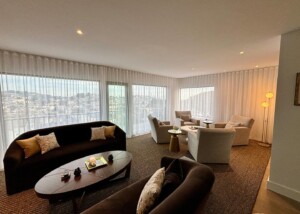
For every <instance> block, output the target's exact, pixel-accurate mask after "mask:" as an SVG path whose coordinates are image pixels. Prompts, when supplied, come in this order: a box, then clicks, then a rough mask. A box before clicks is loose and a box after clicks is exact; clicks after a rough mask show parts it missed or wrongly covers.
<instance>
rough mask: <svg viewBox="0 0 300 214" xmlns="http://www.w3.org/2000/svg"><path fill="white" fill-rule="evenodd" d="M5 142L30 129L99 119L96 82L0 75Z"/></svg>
mask: <svg viewBox="0 0 300 214" xmlns="http://www.w3.org/2000/svg"><path fill="white" fill-rule="evenodd" d="M0 81H1V102H2V106H3V110H2V113H3V118H4V124H5V125H4V128H5V130H6V139H7V140H6V142H11V141H12V140H13V139H14V138H15V137H17V136H18V135H19V134H21V133H23V132H26V131H28V130H32V129H39V128H45V127H50V126H58V125H65V124H72V123H81V122H90V121H96V120H100V96H99V82H95V81H84V80H71V79H57V78H45V77H34V76H21V75H0Z"/></svg>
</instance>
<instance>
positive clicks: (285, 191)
mask: <svg viewBox="0 0 300 214" xmlns="http://www.w3.org/2000/svg"><path fill="white" fill-rule="evenodd" d="M267 189H269V190H272V191H273V192H276V193H278V194H280V195H284V196H286V197H288V198H291V199H293V200H295V201H298V202H300V192H299V191H297V190H294V189H291V188H289V187H287V186H283V185H281V184H278V183H275V182H273V181H270V180H268V183H267Z"/></svg>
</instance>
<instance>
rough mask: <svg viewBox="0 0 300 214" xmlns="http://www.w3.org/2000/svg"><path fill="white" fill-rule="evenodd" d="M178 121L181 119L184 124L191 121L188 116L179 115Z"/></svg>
mask: <svg viewBox="0 0 300 214" xmlns="http://www.w3.org/2000/svg"><path fill="white" fill-rule="evenodd" d="M180 119H182V120H183V121H185V122H188V121H190V120H191V117H190V115H181V116H180Z"/></svg>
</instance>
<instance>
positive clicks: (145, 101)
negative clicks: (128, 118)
mask: <svg viewBox="0 0 300 214" xmlns="http://www.w3.org/2000/svg"><path fill="white" fill-rule="evenodd" d="M166 103H167V88H166V87H161V86H145V85H133V86H132V106H133V112H134V114H133V131H132V134H133V135H141V134H145V133H147V132H149V130H150V124H149V121H148V118H147V116H148V115H149V114H151V115H152V116H154V117H157V119H159V120H162V121H163V120H166Z"/></svg>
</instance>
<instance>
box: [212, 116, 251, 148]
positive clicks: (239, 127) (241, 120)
mask: <svg viewBox="0 0 300 214" xmlns="http://www.w3.org/2000/svg"><path fill="white" fill-rule="evenodd" d="M253 123H254V119H252V118H250V117H244V116H239V115H233V116H232V117H231V119H230V121H229V122H216V123H215V128H234V129H235V131H236V134H235V138H234V141H233V144H232V145H233V146H239V145H248V144H249V136H250V132H251V128H252V126H253Z"/></svg>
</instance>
